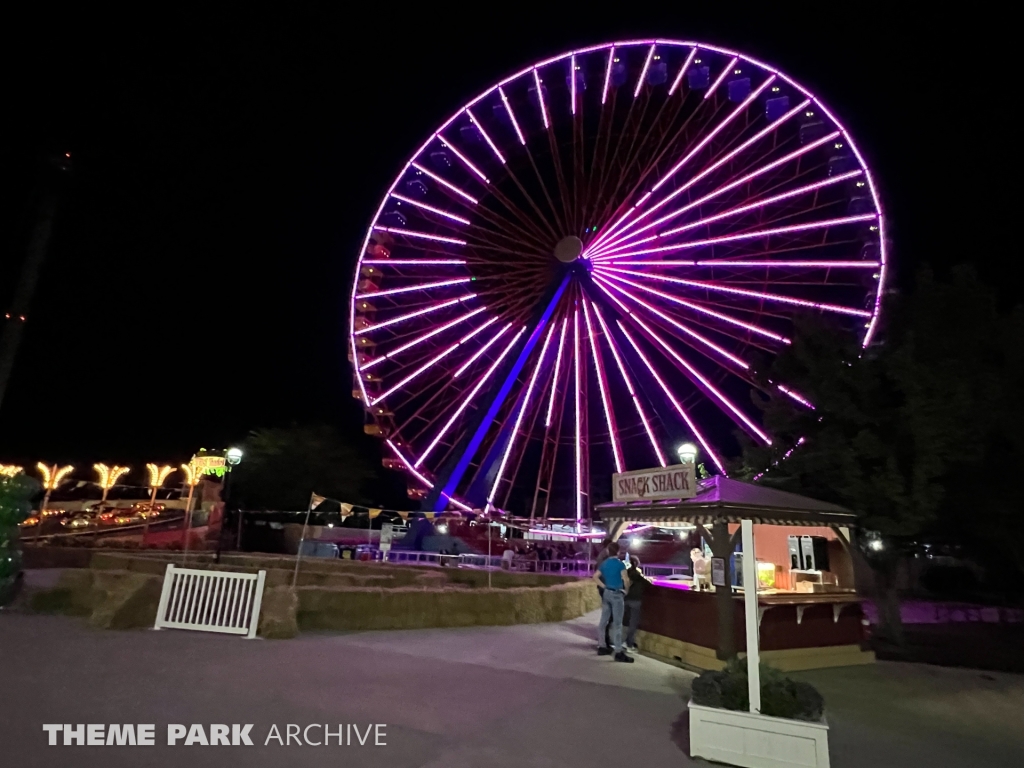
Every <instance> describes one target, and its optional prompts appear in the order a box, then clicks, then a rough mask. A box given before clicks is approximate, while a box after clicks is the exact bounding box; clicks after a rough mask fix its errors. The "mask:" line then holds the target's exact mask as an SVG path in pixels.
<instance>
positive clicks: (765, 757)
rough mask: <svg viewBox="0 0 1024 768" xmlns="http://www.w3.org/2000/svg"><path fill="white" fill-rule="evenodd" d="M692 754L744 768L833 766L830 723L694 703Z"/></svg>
mask: <svg viewBox="0 0 1024 768" xmlns="http://www.w3.org/2000/svg"><path fill="white" fill-rule="evenodd" d="M690 756H691V757H703V758H704V759H706V760H717V761H718V762H720V763H726V764H728V765H738V766H742V768H790V767H791V766H800V767H801V768H829V761H828V726H827V725H824V724H823V723H809V722H806V721H803V720H790V719H788V718H782V717H768V716H767V715H756V714H752V713H750V712H738V711H736V710H731V709H718V708H716V707H703V706H701V705H699V704H694V703H693V702H690Z"/></svg>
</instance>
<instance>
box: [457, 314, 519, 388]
mask: <svg viewBox="0 0 1024 768" xmlns="http://www.w3.org/2000/svg"><path fill="white" fill-rule="evenodd" d="M511 327H512V323H508V324H506V325H505V327H504V328H502V329H501V330H500V331H498V332H497V333H496V334H495V335H494V336H492V337H491V338H490V339H489V340H488V341H487V343H486V344H484V345H483V346H482V347H480V349H478V350H477V351H476V352H474V353H473V356H472V357H471V358H469V360H467V361H466V362H464V363H463V364H462V365H460V366H459V369H458V370H457V371H455V373H453V374H452V378H453V379H457V378H459V376H461V375H462V374H464V373H465V372H466V369H467V368H469V366H471V365H472V364H473V363H475V362H476V361H477V360H479V359H480V356H481V355H484V354H485V353H486V352H487V350H488V349H490V348H491V345H492V344H494V343H495V342H496V341H497V340H498V339H500V338H501V337H502V336H504V335H505V331H507V330H508V329H509V328H511Z"/></svg>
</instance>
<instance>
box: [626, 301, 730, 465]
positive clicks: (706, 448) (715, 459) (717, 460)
mask: <svg viewBox="0 0 1024 768" xmlns="http://www.w3.org/2000/svg"><path fill="white" fill-rule="evenodd" d="M616 322H617V324H618V326H619V330H621V331H622V333H623V335H624V336H625V337H626V340H627V341H628V342H629V343H630V345H631V346H632V347H633V350H634V351H635V352H636V354H637V356H638V357H639V358H640V360H641V361H642V362H643V364H644V366H645V367H646V368H647V370H648V371H649V372H650V374H651V376H653V377H654V380H655V381H656V382H658V386H659V387H661V391H662V392H664V393H665V396H666V397H667V398H668V399H669V402H670V403H672V406H673V407H674V408H675V409H676V413H678V414H679V415H680V416H681V417H682V418H683V421H685V422H686V426H687V427H689V428H690V432H692V433H693V436H694V437H695V438H697V442H699V443H700V444H701V447H702V448H703V449H704V452H705V453H707V455H708V456H710V457H711V460H712V461H713V462H715V466H716V467H718V470H719V471H720V472H721V473H722V474H723V475H724V474H725V465H724V464H723V462H722V460H721V459H720V458H718V454H717V453H715V451H714V449H713V448H712V447H711V444H710V443H709V442H708V441H707V439H706V438H705V437H704V435H703V434H701V431H700V430H699V429H697V425H696V424H695V423H694V422H693V419H691V418H690V414H688V413H687V412H686V409H685V408H683V406H682V405H680V403H679V401H678V400H677V399H676V396H675V395H673V394H672V391H671V390H670V389H669V388H668V385H667V384H665V382H664V381H663V380H662V378H661V376H659V375H658V372H657V371H656V370H655V369H654V366H653V365H651V361H650V360H648V359H647V356H646V355H645V354H644V353H643V352H642V351H641V350H640V346H639V345H638V344H637V343H636V341H634V340H633V337H632V336H631V335H630V333H629V331H627V330H626V326H625V325H623V324H622V321H621V320H618V321H616Z"/></svg>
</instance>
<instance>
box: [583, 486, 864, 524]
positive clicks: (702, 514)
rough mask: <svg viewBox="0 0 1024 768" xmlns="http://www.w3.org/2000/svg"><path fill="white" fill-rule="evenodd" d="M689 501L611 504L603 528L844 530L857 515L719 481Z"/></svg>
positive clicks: (603, 512)
mask: <svg viewBox="0 0 1024 768" xmlns="http://www.w3.org/2000/svg"><path fill="white" fill-rule="evenodd" d="M697 487H698V491H697V495H695V496H694V497H693V498H690V499H667V500H664V501H633V502H609V503H607V504H598V505H597V508H596V511H597V512H598V513H599V514H600V516H601V519H602V520H604V521H605V522H616V521H623V522H643V523H651V524H654V525H657V523H658V522H664V523H687V522H689V523H693V522H700V523H706V522H714V521H715V520H721V519H722V518H725V519H726V520H727V521H728V522H739V521H740V520H744V519H747V520H754V522H757V523H765V524H770V525H772V524H774V525H844V526H851V525H854V524H855V523H856V515H855V514H854V513H853V512H851V511H850V510H848V509H846V508H845V507H841V506H839V505H838V504H830V503H829V502H827V501H818V500H817V499H810V498H808V497H806V496H800V495H799V494H796V493H789V492H787V491H778V490H775V489H774V488H766V487H764V486H761V485H753V484H752V483H744V482H741V481H739V480H731V479H729V478H728V477H723V476H721V475H716V476H714V477H710V478H708V479H707V480H702V481H700V482H699V483H698V484H697Z"/></svg>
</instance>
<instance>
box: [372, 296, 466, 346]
mask: <svg viewBox="0 0 1024 768" xmlns="http://www.w3.org/2000/svg"><path fill="white" fill-rule="evenodd" d="M474 296H476V294H475V293H467V294H466V295H465V296H459V297H458V298H457V299H449V300H448V301H443V302H441V303H440V304H433V305H431V306H429V307H425V308H424V309H417V310H416V311H415V312H410V313H408V314H406V315H400V316H399V317H393V318H391V319H390V320H385V321H384V322H382V323H377V324H376V325H368V326H367V327H366V328H360V329H359V330H357V331H355V332H353V334H352V335H353V336H360V335H362V334H364V333H369V332H370V331H376V330H377V329H378V328H387V327H388V326H389V325H394V324H395V323H400V322H402V321H403V320H411V319H412V318H414V317H419V316H420V315H425V314H427V313H428V312H433V311H434V310H437V309H444V308H445V307H450V306H452V305H453V304H458V303H459V302H462V301H466V299H472V298H473V297H474Z"/></svg>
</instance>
